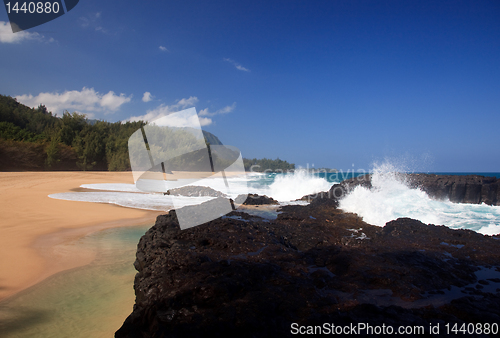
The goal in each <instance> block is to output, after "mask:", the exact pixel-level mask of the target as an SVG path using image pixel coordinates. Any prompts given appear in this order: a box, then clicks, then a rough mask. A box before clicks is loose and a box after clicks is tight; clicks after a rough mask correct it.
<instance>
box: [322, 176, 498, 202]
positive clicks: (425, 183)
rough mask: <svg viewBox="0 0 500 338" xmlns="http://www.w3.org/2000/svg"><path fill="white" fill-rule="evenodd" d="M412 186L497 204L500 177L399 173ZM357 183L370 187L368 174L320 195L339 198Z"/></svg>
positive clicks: (435, 195) (444, 196)
mask: <svg viewBox="0 0 500 338" xmlns="http://www.w3.org/2000/svg"><path fill="white" fill-rule="evenodd" d="M399 176H400V178H401V180H402V181H405V182H406V183H407V184H408V186H409V187H411V188H420V189H421V190H423V191H425V192H426V193H427V194H428V195H429V196H430V197H431V198H434V199H449V200H450V201H451V202H455V203H471V204H481V203H485V204H488V205H500V179H497V178H495V177H485V176H479V175H435V174H399ZM357 186H363V187H366V188H368V189H370V188H371V187H372V183H371V175H370V174H367V175H363V176H358V177H354V178H350V179H347V180H344V181H342V182H341V183H340V184H336V185H334V186H332V187H331V189H330V190H329V191H328V192H323V193H322V194H323V196H326V197H329V198H340V197H342V196H344V195H345V194H347V193H349V192H350V191H351V190H353V189H354V188H355V187H357Z"/></svg>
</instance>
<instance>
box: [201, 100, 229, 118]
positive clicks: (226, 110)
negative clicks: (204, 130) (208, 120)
mask: <svg viewBox="0 0 500 338" xmlns="http://www.w3.org/2000/svg"><path fill="white" fill-rule="evenodd" d="M234 108H236V102H234V103H233V104H232V105H230V106H225V107H224V108H222V109H219V110H217V111H215V112H214V113H210V112H209V111H208V108H205V109H202V110H200V112H199V113H198V115H199V116H215V115H220V114H227V113H230V112H232V111H233V110H234Z"/></svg>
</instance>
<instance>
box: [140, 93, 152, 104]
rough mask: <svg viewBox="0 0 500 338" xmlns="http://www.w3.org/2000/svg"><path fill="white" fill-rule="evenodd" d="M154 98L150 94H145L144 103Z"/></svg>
mask: <svg viewBox="0 0 500 338" xmlns="http://www.w3.org/2000/svg"><path fill="white" fill-rule="evenodd" d="M153 98H154V96H153V95H151V93H150V92H145V93H144V95H143V96H142V101H143V102H149V101H151V100H152V99H153Z"/></svg>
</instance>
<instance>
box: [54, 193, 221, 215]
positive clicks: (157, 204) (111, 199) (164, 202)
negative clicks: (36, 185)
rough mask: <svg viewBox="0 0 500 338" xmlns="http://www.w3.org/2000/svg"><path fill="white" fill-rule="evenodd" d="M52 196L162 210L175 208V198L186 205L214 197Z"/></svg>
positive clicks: (68, 199) (102, 194)
mask: <svg viewBox="0 0 500 338" xmlns="http://www.w3.org/2000/svg"><path fill="white" fill-rule="evenodd" d="M49 197H50V198H54V199H60V200H67V201H80V202H94V203H109V204H116V205H119V206H122V207H129V208H136V209H145V210H161V211H168V210H170V209H172V208H173V205H174V203H173V200H172V198H175V199H176V205H178V206H186V205H195V204H200V203H203V202H206V201H210V200H211V199H213V198H214V197H209V196H203V197H186V196H168V195H162V194H136V193H130V192H106V191H99V192H63V193H59V194H51V195H49Z"/></svg>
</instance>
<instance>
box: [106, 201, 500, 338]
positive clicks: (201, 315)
mask: <svg viewBox="0 0 500 338" xmlns="http://www.w3.org/2000/svg"><path fill="white" fill-rule="evenodd" d="M332 203H333V204H332ZM281 211H282V213H280V214H279V215H278V217H277V219H276V220H272V221H269V220H258V219H257V220H256V218H255V217H252V218H251V219H241V220H236V219H234V218H231V217H225V218H220V219H216V220H213V221H211V222H209V223H206V224H203V225H200V226H197V227H194V228H189V229H186V230H182V231H181V230H180V229H179V225H178V222H177V218H176V213H175V211H171V212H170V213H169V214H168V215H163V216H159V217H158V218H157V221H156V224H155V225H154V226H153V227H152V228H151V229H150V230H148V232H147V233H146V234H145V235H144V236H143V237H142V238H141V240H140V242H139V245H138V248H137V259H136V261H135V263H134V266H135V267H136V269H137V270H138V274H137V275H136V278H135V283H134V289H135V293H136V304H135V305H134V310H133V312H132V314H131V315H130V316H129V317H128V318H127V319H126V320H125V322H124V324H123V326H122V327H121V328H120V329H119V330H118V331H117V332H116V337H209V336H210V337H212V336H221V337H226V336H232V337H234V336H238V337H240V336H241V337H270V336H278V337H281V336H292V334H291V325H292V323H298V324H299V325H323V323H334V324H335V325H347V326H349V325H351V324H354V325H356V324H357V323H369V324H370V325H373V326H377V325H382V324H384V325H386V326H388V325H392V326H393V327H394V328H395V329H397V327H399V326H402V325H412V326H415V325H421V326H423V327H424V328H425V330H426V333H427V334H429V324H430V323H432V324H433V325H437V324H439V325H440V327H441V331H440V332H441V336H445V335H444V334H443V333H444V324H446V323H450V324H453V323H460V324H461V323H469V322H473V323H477V322H480V323H486V322H490V323H492V322H497V323H498V322H499V321H500V307H499V304H500V303H499V301H500V294H499V292H498V290H500V289H496V288H500V279H498V280H496V279H495V278H499V277H500V272H499V271H498V265H499V262H500V251H499V249H500V242H499V241H498V240H497V239H494V238H492V237H487V236H483V235H481V234H477V233H475V232H473V231H469V230H451V229H449V228H446V227H444V226H434V225H426V224H423V223H421V222H419V221H415V220H412V219H407V218H403V219H398V220H396V221H392V222H389V223H388V224H387V225H386V226H385V227H384V228H380V227H376V226H372V225H369V224H366V223H364V222H363V221H362V220H361V219H360V218H359V217H358V216H356V215H354V214H350V213H344V212H342V211H341V210H338V209H336V207H335V205H334V202H331V201H330V202H327V201H326V199H325V200H322V201H319V200H318V201H314V202H313V203H311V204H310V205H308V206H286V207H282V209H281ZM235 214H238V213H235ZM228 216H231V214H228ZM479 272H481V274H479ZM478 276H481V280H480V278H478ZM485 276H486V277H485ZM438 336H440V335H432V337H438Z"/></svg>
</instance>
